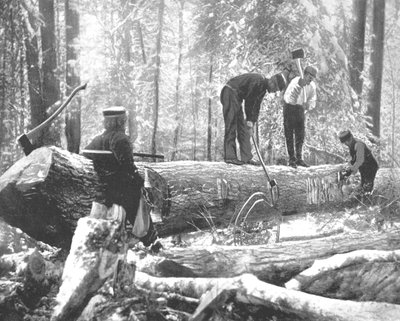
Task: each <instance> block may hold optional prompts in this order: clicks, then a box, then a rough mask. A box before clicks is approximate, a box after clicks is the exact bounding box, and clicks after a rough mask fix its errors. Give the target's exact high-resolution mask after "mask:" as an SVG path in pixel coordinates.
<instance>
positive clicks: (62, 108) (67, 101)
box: [25, 83, 87, 138]
mask: <svg viewBox="0 0 400 321" xmlns="http://www.w3.org/2000/svg"><path fill="white" fill-rule="evenodd" d="M86 86H87V83H85V84H83V85H80V86H78V87H76V88H75V89H74V90H73V91H72V92H71V94H70V95H69V96H68V98H67V100H66V101H65V102H64V103H63V104H62V105H61V106H60V107H58V109H57V110H56V111H55V112H54V113H53V114H51V116H50V117H49V118H47V119H46V120H45V121H44V122H43V123H41V124H39V125H38V126H36V127H35V128H33V129H32V130H30V131H29V132H27V133H26V134H25V135H26V136H27V137H28V138H32V136H34V135H35V134H36V133H37V132H40V131H41V130H42V129H43V128H45V127H46V126H48V125H50V124H51V122H52V121H53V120H54V119H55V118H56V117H57V116H58V115H59V114H60V113H61V112H62V111H63V110H64V108H65V107H66V106H67V105H68V104H69V103H70V101H71V100H72V98H74V96H75V95H76V93H77V92H78V91H80V90H83V89H86Z"/></svg>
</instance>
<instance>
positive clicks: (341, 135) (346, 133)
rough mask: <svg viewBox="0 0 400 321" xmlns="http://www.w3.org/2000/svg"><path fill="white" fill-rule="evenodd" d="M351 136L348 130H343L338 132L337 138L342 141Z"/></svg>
mask: <svg viewBox="0 0 400 321" xmlns="http://www.w3.org/2000/svg"><path fill="white" fill-rule="evenodd" d="M352 136H353V134H352V133H351V131H350V130H344V131H342V132H340V133H339V139H340V142H341V143H344V142H345V141H346V140H348V139H350V138H351V137H352Z"/></svg>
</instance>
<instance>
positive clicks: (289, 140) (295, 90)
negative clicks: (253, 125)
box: [283, 58, 318, 168]
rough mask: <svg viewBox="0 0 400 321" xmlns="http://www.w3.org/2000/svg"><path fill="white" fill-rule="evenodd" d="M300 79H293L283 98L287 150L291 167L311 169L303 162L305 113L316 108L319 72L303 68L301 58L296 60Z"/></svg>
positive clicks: (309, 67) (312, 67)
mask: <svg viewBox="0 0 400 321" xmlns="http://www.w3.org/2000/svg"><path fill="white" fill-rule="evenodd" d="M296 64H297V66H298V68H299V72H300V77H295V78H293V79H292V80H291V81H290V83H289V85H288V87H287V88H286V91H285V94H284V96H283V100H284V106H283V125H284V133H285V138H286V148H287V151H288V155H289V166H291V167H293V168H297V166H304V167H309V165H308V164H306V163H305V162H304V160H303V155H302V154H303V143H304V136H305V112H306V111H309V110H312V109H314V108H315V104H316V97H317V95H316V85H315V78H316V77H317V73H318V70H317V68H316V67H314V66H307V67H306V68H305V69H304V72H303V69H302V68H301V64H300V60H299V58H296Z"/></svg>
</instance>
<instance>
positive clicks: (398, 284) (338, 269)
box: [285, 250, 400, 304]
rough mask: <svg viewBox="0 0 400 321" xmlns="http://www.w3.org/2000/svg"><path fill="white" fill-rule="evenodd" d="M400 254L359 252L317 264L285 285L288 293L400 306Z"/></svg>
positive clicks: (331, 258) (394, 252) (397, 252)
mask: <svg viewBox="0 0 400 321" xmlns="http://www.w3.org/2000/svg"><path fill="white" fill-rule="evenodd" d="M399 260H400V250H396V251H376V250H375V251H374V250H359V251H354V252H349V253H344V254H337V255H334V256H332V257H330V258H327V259H324V260H316V261H315V262H314V264H313V265H312V266H311V267H310V268H308V269H306V270H304V271H303V272H301V273H300V274H299V275H297V276H296V277H295V278H293V279H292V280H290V281H289V282H287V283H286V284H285V287H286V288H287V289H292V290H300V291H303V292H307V293H311V294H316V295H323V296H325V297H329V298H336V299H341V300H357V301H377V302H387V303H394V304H399V303H400V297H399V292H400V279H399V273H400V272H399V263H398V262H399Z"/></svg>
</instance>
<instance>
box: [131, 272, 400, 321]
mask: <svg viewBox="0 0 400 321" xmlns="http://www.w3.org/2000/svg"><path fill="white" fill-rule="evenodd" d="M135 284H136V285H138V286H141V287H144V288H148V289H157V290H158V291H168V292H175V293H179V294H182V295H185V296H190V297H195V298H199V297H201V301H200V305H199V306H198V308H197V310H196V312H195V313H194V314H193V316H192V318H191V320H192V321H203V320H210V311H209V309H218V308H219V307H221V306H222V305H223V304H224V303H225V301H227V299H228V298H230V299H231V298H232V294H233V296H234V297H235V299H236V300H237V301H239V302H243V303H246V304H252V305H264V306H267V307H269V308H271V309H274V310H276V311H280V312H282V311H283V312H287V313H288V314H290V315H292V316H296V315H297V316H298V317H299V320H309V321H313V320H316V321H324V320H326V321H328V320H329V321H331V320H335V321H356V320H360V321H361V320H363V321H366V320H370V321H375V320H386V321H389V320H393V321H395V320H396V321H397V320H398V316H399V315H400V306H398V305H395V304H388V303H377V302H354V301H343V300H337V299H329V298H324V297H319V296H316V295H311V294H307V293H303V292H299V291H293V290H287V289H285V288H282V287H278V286H275V285H272V284H268V283H265V282H262V281H260V280H258V279H257V278H256V277H255V276H254V275H251V274H244V275H240V276H238V277H234V278H210V279H202V278H156V277H151V276H149V275H146V274H145V273H140V272H138V273H136V276H135ZM207 310H208V311H207Z"/></svg>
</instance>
